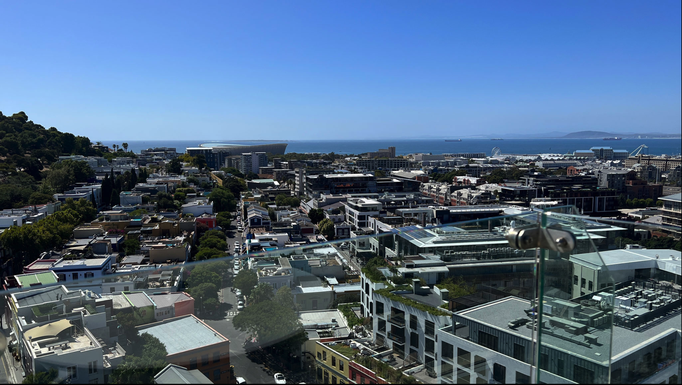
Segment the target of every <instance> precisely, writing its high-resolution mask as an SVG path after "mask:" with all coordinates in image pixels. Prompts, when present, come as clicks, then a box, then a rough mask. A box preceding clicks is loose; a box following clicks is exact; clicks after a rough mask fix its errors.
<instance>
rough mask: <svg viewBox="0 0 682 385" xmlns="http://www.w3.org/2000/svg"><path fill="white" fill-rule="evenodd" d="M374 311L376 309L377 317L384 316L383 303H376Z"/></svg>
mask: <svg viewBox="0 0 682 385" xmlns="http://www.w3.org/2000/svg"><path fill="white" fill-rule="evenodd" d="M376 309H377V314H378V315H384V303H383V302H379V301H377V302H376Z"/></svg>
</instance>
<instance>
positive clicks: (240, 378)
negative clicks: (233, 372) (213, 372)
mask: <svg viewBox="0 0 682 385" xmlns="http://www.w3.org/2000/svg"><path fill="white" fill-rule="evenodd" d="M235 380H237V385H241V384H246V380H245V379H244V377H237V378H235Z"/></svg>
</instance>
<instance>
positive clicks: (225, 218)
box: [216, 211, 232, 230]
mask: <svg viewBox="0 0 682 385" xmlns="http://www.w3.org/2000/svg"><path fill="white" fill-rule="evenodd" d="M216 222H217V223H218V226H220V227H222V228H223V230H227V229H229V228H230V225H231V224H232V214H230V212H229V211H221V212H219V213H218V214H216Z"/></svg>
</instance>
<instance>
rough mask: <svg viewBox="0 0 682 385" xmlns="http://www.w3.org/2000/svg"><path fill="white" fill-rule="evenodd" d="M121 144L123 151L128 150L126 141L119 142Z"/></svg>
mask: <svg viewBox="0 0 682 385" xmlns="http://www.w3.org/2000/svg"><path fill="white" fill-rule="evenodd" d="M121 145H122V146H123V151H125V152H128V143H125V142H124V143H121Z"/></svg>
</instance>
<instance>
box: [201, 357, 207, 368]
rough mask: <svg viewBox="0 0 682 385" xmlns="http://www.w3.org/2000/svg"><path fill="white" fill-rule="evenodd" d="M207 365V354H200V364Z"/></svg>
mask: <svg viewBox="0 0 682 385" xmlns="http://www.w3.org/2000/svg"><path fill="white" fill-rule="evenodd" d="M206 365H208V354H202V355H201V366H206Z"/></svg>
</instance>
